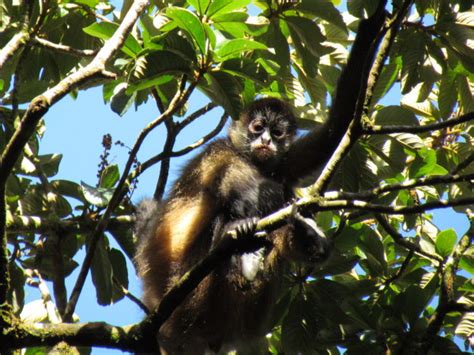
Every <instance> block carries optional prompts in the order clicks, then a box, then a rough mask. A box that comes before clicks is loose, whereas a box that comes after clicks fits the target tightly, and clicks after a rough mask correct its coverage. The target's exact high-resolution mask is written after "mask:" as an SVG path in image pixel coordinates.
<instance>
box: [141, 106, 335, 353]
mask: <svg viewBox="0 0 474 355" xmlns="http://www.w3.org/2000/svg"><path fill="white" fill-rule="evenodd" d="M328 134H331V132H330V130H329V128H326V129H322V130H315V131H312V132H310V133H309V134H307V135H306V136H303V137H302V138H300V139H298V140H295V138H296V119H295V116H294V115H293V113H292V110H291V108H290V106H289V105H288V104H287V103H286V102H284V101H282V100H279V99H276V98H264V99H259V100H256V101H254V102H253V103H252V104H251V105H250V106H249V107H248V108H247V109H246V110H245V111H244V113H243V114H242V115H241V117H240V119H239V120H238V121H233V122H232V124H231V126H230V128H229V134H228V137H227V138H224V139H220V140H217V141H215V142H213V143H211V144H210V145H208V146H207V148H206V149H205V150H204V151H203V152H202V153H201V154H199V155H198V156H196V157H195V158H194V159H192V160H191V161H190V162H189V163H188V164H187V166H186V167H185V168H184V169H183V172H182V174H181V177H180V178H179V179H178V180H177V182H176V183H175V185H174V187H173V189H172V191H171V193H170V195H169V197H168V198H167V199H166V200H165V201H164V202H162V203H160V204H159V205H157V204H156V203H155V202H147V203H144V204H142V205H141V207H140V208H141V212H139V214H138V222H137V223H138V225H137V230H138V233H139V234H140V239H141V241H140V243H139V246H138V251H137V255H136V258H135V261H136V264H137V266H138V273H139V275H140V277H141V278H142V279H143V289H144V297H143V299H144V303H145V304H146V305H147V306H148V307H149V308H150V309H153V308H154V307H156V306H157V305H158V304H159V302H160V300H161V298H162V297H163V295H164V294H165V293H166V292H167V291H168V290H169V289H170V288H171V287H172V286H173V285H174V284H175V282H176V281H177V280H178V279H179V278H180V277H181V276H182V275H183V274H184V273H185V272H186V271H188V270H189V269H190V268H191V267H192V266H193V265H194V264H195V263H196V262H198V261H199V260H200V259H202V258H203V257H205V256H206V255H207V253H208V252H209V250H210V249H211V248H212V247H213V246H214V245H216V243H218V242H219V241H220V240H221V239H222V238H223V236H224V235H225V233H226V232H227V231H229V230H237V233H238V234H239V235H245V234H252V233H253V232H254V230H255V226H256V222H257V221H258V218H260V217H264V216H266V215H268V214H270V213H272V212H274V211H276V210H278V209H279V208H281V207H283V206H284V205H285V203H286V201H288V200H289V199H290V198H291V197H292V188H293V187H294V186H295V185H296V184H297V183H298V181H299V179H300V178H302V177H304V176H306V175H307V174H309V173H311V172H312V171H313V170H314V169H315V168H317V167H318V166H319V164H320V163H321V161H324V160H325V159H327V155H328V154H330V152H331V151H332V150H331V147H322V146H321V136H322V135H328ZM326 139H327V137H326ZM326 139H325V141H327V140H326ZM315 151H316V152H319V154H314V152H315ZM259 239H260V240H262V241H263V242H262V243H258V244H256V245H255V246H253V247H250V248H249V250H243V252H244V253H243V254H241V255H234V256H233V257H232V258H230V260H228V261H227V262H225V263H224V264H223V265H221V266H219V267H218V268H217V269H216V270H215V271H214V272H213V273H211V274H210V275H209V276H207V277H206V278H205V279H204V280H203V281H202V282H201V283H200V284H199V286H198V287H197V288H196V289H195V290H194V291H193V292H192V294H191V295H189V296H188V298H187V299H186V301H184V303H183V304H182V305H180V306H179V307H178V308H177V309H176V311H175V312H174V313H173V315H172V316H171V317H170V319H168V320H167V321H166V322H165V323H164V325H163V326H162V328H161V330H160V334H159V343H160V346H161V347H162V349H163V350H164V351H165V352H166V353H170V354H176V353H178V354H204V353H205V352H206V351H209V350H212V351H219V350H220V349H236V348H237V349H242V347H243V346H244V344H243V343H244V342H245V343H246V344H249V343H252V341H255V342H258V341H259V339H261V337H262V336H263V335H264V334H265V332H267V331H268V330H269V329H268V327H269V324H268V321H269V315H270V314H271V310H272V307H273V306H274V305H275V303H276V301H277V296H278V290H279V287H280V286H281V283H282V276H281V275H282V272H283V271H284V269H285V268H286V267H287V266H288V265H289V262H291V261H300V262H310V263H314V262H318V261H322V260H324V259H325V257H326V256H327V255H328V252H329V245H328V242H327V241H326V239H325V238H324V236H323V235H322V233H321V232H320V231H319V229H318V228H317V227H316V226H315V224H314V223H313V224H311V222H310V221H309V219H307V218H303V217H302V216H301V215H299V214H296V215H295V216H294V218H293V220H292V221H291V222H289V223H288V224H286V225H284V226H283V227H280V228H278V229H276V230H275V231H272V232H270V233H268V235H267V236H266V237H265V238H259Z"/></svg>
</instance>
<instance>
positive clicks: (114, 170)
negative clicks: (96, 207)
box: [99, 164, 120, 189]
mask: <svg viewBox="0 0 474 355" xmlns="http://www.w3.org/2000/svg"><path fill="white" fill-rule="evenodd" d="M119 178H120V172H119V168H118V165H117V164H113V165H108V166H107V167H106V168H105V169H104V170H103V171H102V174H101V175H100V182H99V186H100V187H103V188H105V189H107V188H111V187H113V186H114V185H115V183H116V182H117V181H118V180H119Z"/></svg>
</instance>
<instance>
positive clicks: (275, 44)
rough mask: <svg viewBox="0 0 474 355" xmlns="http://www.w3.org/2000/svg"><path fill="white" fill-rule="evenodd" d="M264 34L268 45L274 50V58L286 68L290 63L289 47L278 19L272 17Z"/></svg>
mask: <svg viewBox="0 0 474 355" xmlns="http://www.w3.org/2000/svg"><path fill="white" fill-rule="evenodd" d="M265 36H266V41H267V43H268V46H269V47H272V48H273V50H274V51H275V60H276V61H277V62H278V64H279V65H280V67H281V68H288V67H289V65H290V47H289V46H288V41H287V39H286V37H285V36H284V35H283V33H282V32H281V29H280V24H279V20H277V19H272V21H271V22H270V25H269V27H268V31H267V33H266V35H265Z"/></svg>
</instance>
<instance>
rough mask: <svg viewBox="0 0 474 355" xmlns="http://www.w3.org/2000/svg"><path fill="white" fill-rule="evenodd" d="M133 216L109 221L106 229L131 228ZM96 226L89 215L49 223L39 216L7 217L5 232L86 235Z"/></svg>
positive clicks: (114, 218) (94, 219)
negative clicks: (51, 232) (52, 232)
mask: <svg viewBox="0 0 474 355" xmlns="http://www.w3.org/2000/svg"><path fill="white" fill-rule="evenodd" d="M134 221H135V219H134V217H133V216H127V215H124V216H117V217H113V218H111V219H110V220H109V224H108V228H110V229H111V230H113V229H116V228H128V229H130V228H132V227H133V224H134ZM96 224H97V219H96V218H93V217H91V216H90V215H84V216H80V217H73V218H70V219H63V220H58V221H51V220H49V219H47V218H43V217H39V216H11V215H10V216H9V218H8V221H7V224H6V230H7V233H8V234H25V233H38V234H44V233H48V232H50V231H54V232H56V233H61V234H71V233H78V234H83V233H88V232H92V231H93V230H94V228H95V226H96Z"/></svg>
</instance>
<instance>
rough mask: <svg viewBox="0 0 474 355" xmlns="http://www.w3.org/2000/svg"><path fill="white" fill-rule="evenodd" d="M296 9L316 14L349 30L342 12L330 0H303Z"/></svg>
mask: <svg viewBox="0 0 474 355" xmlns="http://www.w3.org/2000/svg"><path fill="white" fill-rule="evenodd" d="M296 9H298V10H301V11H302V12H308V13H310V14H313V15H316V16H317V17H318V18H322V19H324V20H326V21H327V22H329V23H332V24H334V25H336V26H338V27H339V28H340V29H342V30H344V31H345V32H347V27H346V24H345V23H344V20H343V18H342V15H341V13H340V12H339V11H338V10H337V9H336V8H335V6H334V4H333V3H332V2H331V1H329V0H301V1H300V2H299V3H298V5H297V6H296Z"/></svg>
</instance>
